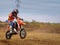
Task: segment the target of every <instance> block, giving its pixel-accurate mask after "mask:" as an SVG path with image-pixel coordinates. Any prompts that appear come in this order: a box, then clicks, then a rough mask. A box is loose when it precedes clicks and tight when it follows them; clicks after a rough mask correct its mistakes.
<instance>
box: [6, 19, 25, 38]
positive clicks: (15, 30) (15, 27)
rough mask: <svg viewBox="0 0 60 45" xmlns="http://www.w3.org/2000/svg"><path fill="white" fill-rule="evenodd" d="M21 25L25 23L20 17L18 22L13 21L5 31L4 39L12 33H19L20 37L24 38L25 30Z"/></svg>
mask: <svg viewBox="0 0 60 45" xmlns="http://www.w3.org/2000/svg"><path fill="white" fill-rule="evenodd" d="M23 25H25V23H24V22H23V21H22V20H20V19H19V21H18V22H17V21H14V22H13V26H12V28H11V29H9V30H7V31H6V39H11V37H12V35H16V34H19V36H20V38H21V39H25V37H26V30H25V28H24V27H23ZM18 27H19V28H18Z"/></svg>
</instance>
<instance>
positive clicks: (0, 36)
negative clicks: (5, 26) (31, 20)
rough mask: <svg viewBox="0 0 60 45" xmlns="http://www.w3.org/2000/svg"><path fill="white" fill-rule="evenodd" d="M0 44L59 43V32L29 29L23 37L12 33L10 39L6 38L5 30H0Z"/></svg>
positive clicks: (32, 44) (31, 44)
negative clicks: (41, 31)
mask: <svg viewBox="0 0 60 45" xmlns="http://www.w3.org/2000/svg"><path fill="white" fill-rule="evenodd" d="M0 45H60V34H51V33H40V32H38V31H29V32H27V37H26V38H25V39H21V38H20V37H19V35H14V36H12V38H11V39H10V40H7V39H6V38H5V31H3V30H0Z"/></svg>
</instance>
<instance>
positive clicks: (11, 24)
mask: <svg viewBox="0 0 60 45" xmlns="http://www.w3.org/2000/svg"><path fill="white" fill-rule="evenodd" d="M12 26H13V22H12V21H10V33H12Z"/></svg>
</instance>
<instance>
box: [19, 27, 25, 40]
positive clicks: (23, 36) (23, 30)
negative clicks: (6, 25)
mask: <svg viewBox="0 0 60 45" xmlns="http://www.w3.org/2000/svg"><path fill="white" fill-rule="evenodd" d="M20 37H21V39H24V38H25V37H26V30H25V29H24V28H23V29H21V30H20Z"/></svg>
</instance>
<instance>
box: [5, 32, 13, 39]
mask: <svg viewBox="0 0 60 45" xmlns="http://www.w3.org/2000/svg"><path fill="white" fill-rule="evenodd" d="M11 36H12V34H11V33H10V31H7V32H6V39H11Z"/></svg>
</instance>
